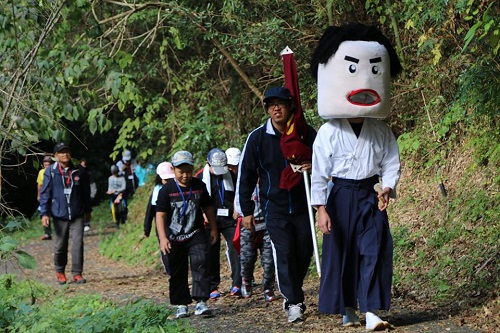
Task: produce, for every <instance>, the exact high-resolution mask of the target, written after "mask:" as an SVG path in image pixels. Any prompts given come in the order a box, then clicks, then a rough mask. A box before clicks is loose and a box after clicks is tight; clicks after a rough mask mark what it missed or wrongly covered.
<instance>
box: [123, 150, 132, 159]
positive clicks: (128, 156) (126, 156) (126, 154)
mask: <svg viewBox="0 0 500 333" xmlns="http://www.w3.org/2000/svg"><path fill="white" fill-rule="evenodd" d="M131 158H132V153H131V152H130V150H125V151H123V154H122V159H123V160H124V161H130V159H131Z"/></svg>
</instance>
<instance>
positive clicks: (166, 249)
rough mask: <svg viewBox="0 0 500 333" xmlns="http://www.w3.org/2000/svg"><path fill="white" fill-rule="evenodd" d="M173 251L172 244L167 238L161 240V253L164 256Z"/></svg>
mask: <svg viewBox="0 0 500 333" xmlns="http://www.w3.org/2000/svg"><path fill="white" fill-rule="evenodd" d="M171 249H172V244H170V241H169V240H168V238H166V237H162V238H160V251H161V253H163V254H165V255H166V254H167V253H170V250H171Z"/></svg>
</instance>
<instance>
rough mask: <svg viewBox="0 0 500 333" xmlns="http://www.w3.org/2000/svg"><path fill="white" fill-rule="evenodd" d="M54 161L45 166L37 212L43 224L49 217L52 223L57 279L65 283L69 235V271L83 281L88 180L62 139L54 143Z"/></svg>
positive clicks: (60, 282)
mask: <svg viewBox="0 0 500 333" xmlns="http://www.w3.org/2000/svg"><path fill="white" fill-rule="evenodd" d="M54 155H55V159H56V162H55V163H54V164H52V166H50V167H49V168H47V169H46V170H45V173H44V178H43V186H42V189H41V191H40V215H41V217H42V224H43V226H44V227H46V226H48V225H49V220H50V218H51V217H52V223H53V226H54V236H55V237H54V266H55V271H56V277H57V282H58V283H59V284H65V283H66V281H67V279H66V273H65V270H66V265H67V263H68V241H69V237H70V236H71V259H72V263H71V274H72V275H73V278H72V281H73V282H75V283H79V284H80V283H85V282H86V280H85V279H84V278H83V276H82V272H83V261H84V260H83V219H84V215H85V214H88V215H90V214H91V211H92V206H91V203H90V184H89V183H88V181H87V180H88V177H87V176H86V175H85V174H82V170H81V169H79V168H77V167H75V166H74V165H73V163H72V162H71V150H70V147H69V146H68V145H66V144H65V143H58V144H56V145H55V147H54Z"/></svg>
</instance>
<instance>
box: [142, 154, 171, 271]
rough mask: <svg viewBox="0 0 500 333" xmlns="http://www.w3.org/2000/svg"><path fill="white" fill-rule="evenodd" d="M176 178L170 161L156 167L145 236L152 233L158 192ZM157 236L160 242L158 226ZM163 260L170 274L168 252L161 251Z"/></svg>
mask: <svg viewBox="0 0 500 333" xmlns="http://www.w3.org/2000/svg"><path fill="white" fill-rule="evenodd" d="M173 178H175V175H174V168H173V166H172V164H171V163H170V162H162V163H160V164H158V166H157V167H156V178H155V186H154V188H153V192H152V193H151V195H150V196H149V200H148V206H147V208H146V214H145V216H144V236H145V237H149V235H150V234H151V229H152V227H153V219H154V218H155V217H156V201H157V200H158V193H159V192H160V189H161V188H162V187H163V185H165V184H166V183H167V182H168V181H169V180H171V179H173ZM155 231H156V238H158V243H159V242H160V238H159V237H158V228H155ZM160 257H161V262H162V264H163V268H164V270H165V273H166V274H168V275H170V268H169V265H168V257H167V255H166V254H163V252H161V251H160Z"/></svg>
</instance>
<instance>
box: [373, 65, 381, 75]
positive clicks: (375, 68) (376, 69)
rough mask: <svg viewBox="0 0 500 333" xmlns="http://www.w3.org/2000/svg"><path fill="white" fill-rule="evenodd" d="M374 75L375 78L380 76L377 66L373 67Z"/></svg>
mask: <svg viewBox="0 0 500 333" xmlns="http://www.w3.org/2000/svg"><path fill="white" fill-rule="evenodd" d="M372 74H373V75H374V76H378V75H379V74H380V69H379V68H378V66H377V65H373V66H372Z"/></svg>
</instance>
